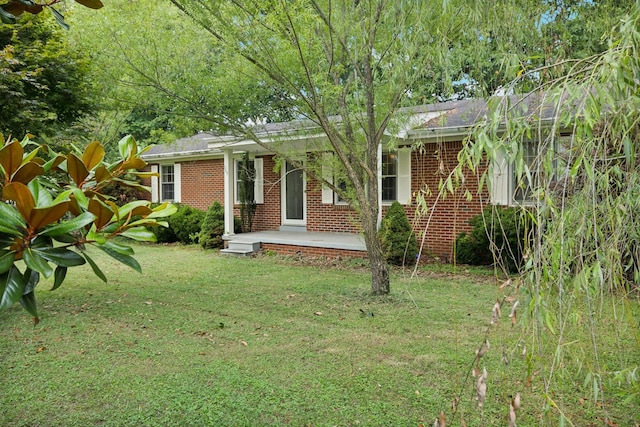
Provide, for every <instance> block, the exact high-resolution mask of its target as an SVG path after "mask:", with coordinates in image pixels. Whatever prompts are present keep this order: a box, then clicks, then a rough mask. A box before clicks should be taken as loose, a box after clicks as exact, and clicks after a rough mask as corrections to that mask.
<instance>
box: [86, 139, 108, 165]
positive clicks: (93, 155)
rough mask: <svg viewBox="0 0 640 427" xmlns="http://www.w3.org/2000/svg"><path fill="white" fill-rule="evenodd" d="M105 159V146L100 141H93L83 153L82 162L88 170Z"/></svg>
mask: <svg viewBox="0 0 640 427" xmlns="http://www.w3.org/2000/svg"><path fill="white" fill-rule="evenodd" d="M102 159H104V147H103V146H102V144H100V143H99V142H98V141H93V142H92V143H91V144H89V145H88V146H87V148H85V149H84V153H82V163H84V165H85V166H86V168H87V169H88V170H92V169H93V168H95V167H96V166H98V165H99V164H100V163H101V162H102Z"/></svg>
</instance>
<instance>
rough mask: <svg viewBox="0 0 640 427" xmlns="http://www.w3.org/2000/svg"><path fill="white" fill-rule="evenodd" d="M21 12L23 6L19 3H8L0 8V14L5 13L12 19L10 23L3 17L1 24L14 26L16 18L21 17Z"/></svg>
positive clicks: (9, 20) (8, 18)
mask: <svg viewBox="0 0 640 427" xmlns="http://www.w3.org/2000/svg"><path fill="white" fill-rule="evenodd" d="M22 12H24V5H23V4H22V3H19V2H10V3H7V4H3V5H2V6H0V14H4V13H6V14H8V15H10V16H12V17H13V21H12V20H11V18H10V17H7V18H5V17H4V15H3V17H2V22H4V23H5V24H15V23H16V21H15V19H16V16H20V15H22Z"/></svg>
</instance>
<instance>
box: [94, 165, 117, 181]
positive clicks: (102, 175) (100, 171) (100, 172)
mask: <svg viewBox="0 0 640 427" xmlns="http://www.w3.org/2000/svg"><path fill="white" fill-rule="evenodd" d="M94 175H95V178H96V182H98V183H101V182H104V181H106V180H108V179H111V178H113V175H111V172H109V170H108V169H107V168H106V167H105V166H104V165H100V166H98V167H97V168H96V170H95V171H94Z"/></svg>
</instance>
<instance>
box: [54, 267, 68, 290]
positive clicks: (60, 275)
mask: <svg viewBox="0 0 640 427" xmlns="http://www.w3.org/2000/svg"><path fill="white" fill-rule="evenodd" d="M66 277H67V267H63V266H61V265H59V266H57V267H56V271H54V272H53V287H52V288H51V290H52V291H55V290H56V289H58V288H59V287H60V285H62V283H63V282H64V279H65V278H66Z"/></svg>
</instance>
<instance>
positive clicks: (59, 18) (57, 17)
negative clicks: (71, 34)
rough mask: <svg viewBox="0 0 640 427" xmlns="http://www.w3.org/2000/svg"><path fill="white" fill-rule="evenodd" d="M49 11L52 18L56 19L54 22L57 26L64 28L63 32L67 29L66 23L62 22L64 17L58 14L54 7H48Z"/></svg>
mask: <svg viewBox="0 0 640 427" xmlns="http://www.w3.org/2000/svg"><path fill="white" fill-rule="evenodd" d="M49 10H50V11H51V13H52V14H53V16H54V17H55V18H56V21H58V25H60V26H61V27H62V28H64V29H65V30H68V29H69V24H67V23H66V22H64V15H63V14H61V13H60V12H58V11H57V10H56V8H55V7H53V6H49Z"/></svg>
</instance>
